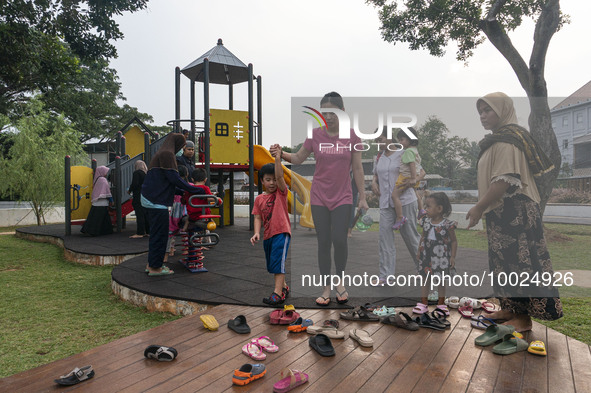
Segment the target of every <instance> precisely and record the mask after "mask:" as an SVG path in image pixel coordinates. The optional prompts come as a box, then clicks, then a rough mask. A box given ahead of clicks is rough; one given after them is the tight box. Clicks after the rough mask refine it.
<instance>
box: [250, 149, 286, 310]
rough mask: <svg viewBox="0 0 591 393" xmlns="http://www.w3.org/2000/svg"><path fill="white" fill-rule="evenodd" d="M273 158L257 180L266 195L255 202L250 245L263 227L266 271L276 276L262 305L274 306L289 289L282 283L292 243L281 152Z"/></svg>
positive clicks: (282, 298)
mask: <svg viewBox="0 0 591 393" xmlns="http://www.w3.org/2000/svg"><path fill="white" fill-rule="evenodd" d="M277 150H278V151H279V153H277V154H275V164H274V165H273V164H266V165H263V166H262V167H261V169H260V170H259V179H261V182H262V183H263V186H264V187H265V191H266V192H265V193H263V194H260V195H259V196H257V198H256V199H255V201H254V208H253V209H252V214H253V215H254V235H253V236H252V237H251V238H250V242H251V243H252V245H253V246H254V245H255V244H256V243H258V241H259V240H260V232H261V227H262V226H264V229H265V230H264V238H263V248H264V249H265V257H266V259H267V271H268V272H269V273H271V274H274V275H275V290H274V292H273V293H272V294H271V296H269V297H267V298H264V299H263V303H266V304H270V305H272V306H276V305H278V304H281V303H283V302H284V301H285V298H286V297H287V296H288V295H289V287H288V286H287V283H286V282H285V261H286V259H287V251H288V249H289V242H290V240H291V224H290V222H289V214H288V212H287V192H288V190H287V185H286V184H285V180H284V179H283V167H282V166H281V150H280V149H277Z"/></svg>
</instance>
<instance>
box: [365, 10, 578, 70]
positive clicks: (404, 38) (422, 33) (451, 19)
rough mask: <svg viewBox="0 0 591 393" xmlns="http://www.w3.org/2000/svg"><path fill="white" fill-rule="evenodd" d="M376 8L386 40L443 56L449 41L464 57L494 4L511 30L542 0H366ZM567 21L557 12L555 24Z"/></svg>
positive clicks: (535, 13)
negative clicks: (557, 20) (558, 18)
mask: <svg viewBox="0 0 591 393" xmlns="http://www.w3.org/2000/svg"><path fill="white" fill-rule="evenodd" d="M366 2H367V3H369V4H372V5H374V6H375V7H377V8H378V9H379V11H378V12H379V18H380V22H381V23H382V27H381V32H382V37H383V39H384V40H385V41H387V42H392V43H396V42H405V43H408V44H409V46H410V49H412V50H417V49H426V50H428V51H429V53H430V54H431V55H433V56H443V55H444V54H445V48H446V46H447V45H448V43H449V42H450V41H453V42H455V44H456V45H457V52H456V57H457V59H458V60H461V61H465V60H467V59H468V58H469V57H470V56H472V55H473V50H474V49H475V48H476V47H477V46H478V45H480V44H481V43H483V42H484V40H485V34H484V32H483V31H482V29H481V21H482V20H483V19H484V18H485V17H486V16H487V14H488V12H489V11H490V10H491V8H492V7H493V6H494V5H495V3H499V4H501V7H500V8H499V10H498V11H499V12H498V15H497V14H495V15H496V18H497V20H498V22H499V24H500V28H501V30H503V31H505V32H511V31H513V30H515V29H516V28H517V27H519V26H520V25H521V23H522V22H523V19H525V18H533V19H537V18H538V17H539V15H540V13H541V11H542V9H543V7H545V4H544V3H546V1H540V0H516V1H502V2H499V1H497V0H404V1H386V0H366ZM567 21H568V17H567V16H564V15H561V18H560V22H559V27H560V26H561V25H562V24H563V23H565V22H567Z"/></svg>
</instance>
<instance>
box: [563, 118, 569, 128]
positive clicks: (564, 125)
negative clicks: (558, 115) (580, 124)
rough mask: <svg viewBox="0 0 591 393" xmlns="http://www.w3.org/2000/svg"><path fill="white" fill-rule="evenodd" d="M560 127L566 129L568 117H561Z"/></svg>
mask: <svg viewBox="0 0 591 393" xmlns="http://www.w3.org/2000/svg"><path fill="white" fill-rule="evenodd" d="M562 126H563V127H568V117H567V116H563V117H562Z"/></svg>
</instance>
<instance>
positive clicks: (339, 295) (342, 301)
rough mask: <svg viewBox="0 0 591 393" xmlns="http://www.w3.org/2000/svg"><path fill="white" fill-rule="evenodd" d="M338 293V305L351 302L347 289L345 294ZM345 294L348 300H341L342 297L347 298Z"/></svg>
mask: <svg viewBox="0 0 591 393" xmlns="http://www.w3.org/2000/svg"><path fill="white" fill-rule="evenodd" d="M336 292H337V297H336V299H337V303H338V304H345V303H347V302H348V301H349V292H347V290H346V289H345V290H344V291H343V292H339V291H336ZM345 294H347V298H346V299H339V298H340V297H343V296H345Z"/></svg>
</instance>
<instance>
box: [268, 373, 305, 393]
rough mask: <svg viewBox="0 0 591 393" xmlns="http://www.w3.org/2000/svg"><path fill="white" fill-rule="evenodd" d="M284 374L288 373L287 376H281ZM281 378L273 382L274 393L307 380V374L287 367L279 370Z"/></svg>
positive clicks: (281, 391) (287, 389)
mask: <svg viewBox="0 0 591 393" xmlns="http://www.w3.org/2000/svg"><path fill="white" fill-rule="evenodd" d="M285 374H288V376H287V377H285V378H283V376H284V375H285ZM281 378H283V379H281V380H279V381H277V382H275V385H273V391H274V392H275V393H285V392H289V391H290V390H292V389H294V388H296V387H298V386H300V385H303V384H305V383H306V382H308V374H306V373H304V372H302V371H298V370H290V369H289V368H284V369H283V370H281Z"/></svg>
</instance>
